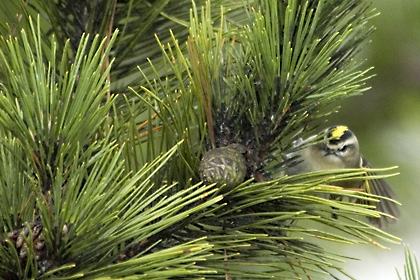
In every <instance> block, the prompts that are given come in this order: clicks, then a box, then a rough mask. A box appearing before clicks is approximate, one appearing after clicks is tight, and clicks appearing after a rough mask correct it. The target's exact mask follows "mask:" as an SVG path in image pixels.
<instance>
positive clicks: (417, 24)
mask: <svg viewBox="0 0 420 280" xmlns="http://www.w3.org/2000/svg"><path fill="white" fill-rule="evenodd" d="M372 2H373V5H372V6H373V7H375V8H376V9H377V11H378V12H379V13H380V15H378V16H377V17H375V18H374V19H372V21H371V23H373V24H374V25H375V27H376V31H375V32H374V33H373V35H372V36H371V37H370V39H371V40H372V42H371V43H370V44H369V46H368V48H367V49H366V50H364V52H363V53H361V56H362V57H364V58H367V62H366V64H365V66H374V67H375V68H374V69H373V71H372V74H375V75H376V76H375V77H373V78H371V79H370V80H368V82H367V83H368V85H369V86H371V87H372V89H371V90H369V91H368V92H366V93H364V95H363V96H360V97H355V98H351V99H347V100H345V101H344V102H343V103H342V109H341V110H340V111H339V113H337V114H334V115H333V116H331V117H330V121H329V123H330V124H346V125H348V126H349V127H350V129H351V130H352V131H353V132H354V133H355V134H356V135H357V136H358V138H359V141H360V145H361V150H362V153H363V154H364V155H365V157H366V158H367V159H368V160H369V161H370V162H371V164H372V165H373V166H374V167H387V166H394V165H398V166H399V169H398V172H400V173H401V174H400V175H399V176H396V177H393V178H390V179H388V182H389V183H390V185H391V186H392V187H393V189H394V191H395V193H396V195H397V197H398V200H399V201H400V202H401V203H402V204H403V206H402V207H401V217H400V219H399V221H398V223H397V224H395V225H391V226H390V227H389V228H388V229H387V231H388V232H390V233H391V234H394V235H396V236H399V237H401V238H402V239H403V243H407V244H409V245H410V248H411V249H412V250H414V251H415V252H417V253H419V252H420V239H419V233H420V223H419V221H420V1H419V0H373V1H372ZM337 246H340V250H341V251H338V252H340V253H342V254H344V255H348V256H352V257H356V258H361V259H363V261H348V262H347V263H346V264H345V267H346V268H347V269H346V270H347V272H349V273H350V274H351V275H352V276H354V277H355V278H356V279H362V280H363V279H384V280H387V279H390V280H391V279H398V277H397V274H396V272H395V269H396V268H397V269H398V270H399V271H400V274H401V272H402V271H403V264H404V247H403V246H402V245H400V246H390V248H391V250H389V251H384V250H382V249H380V248H376V247H375V246H372V245H371V246H358V247H357V248H356V246H343V245H337ZM336 250H337V248H335V250H334V251H336Z"/></svg>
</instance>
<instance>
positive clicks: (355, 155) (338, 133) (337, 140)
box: [286, 125, 399, 228]
mask: <svg viewBox="0 0 420 280" xmlns="http://www.w3.org/2000/svg"><path fill="white" fill-rule="evenodd" d="M321 135H324V138H323V141H321V142H319V143H316V144H313V145H310V144H309V143H310V142H311V141H312V140H314V139H315V138H316V137H320V135H315V136H311V137H309V138H308V139H306V140H302V139H299V140H297V143H296V145H298V146H300V145H305V144H308V145H305V147H304V148H302V149H301V150H299V151H297V152H294V153H291V154H290V155H287V156H286V158H289V159H290V158H296V157H298V163H297V164H296V165H294V166H292V167H290V168H288V169H287V170H286V174H288V175H295V174H301V173H307V172H313V171H325V170H332V169H344V168H370V167H371V166H370V164H369V163H368V162H367V161H366V159H365V158H363V156H362V155H361V154H360V150H359V141H358V140H357V138H356V136H355V135H354V133H353V132H352V131H351V130H349V129H348V127H347V126H344V125H338V126H331V127H329V128H327V129H326V130H324V131H323V133H322V134H321ZM368 175H375V174H374V173H372V172H368ZM334 185H337V186H340V187H343V188H348V189H363V190H364V191H365V192H367V193H370V194H375V195H379V196H383V197H388V198H391V199H394V198H395V194H394V192H393V191H392V189H391V187H390V186H389V185H388V184H387V183H386V182H385V180H384V179H372V180H362V181H360V180H359V181H357V180H348V181H340V182H334ZM361 203H371V204H373V202H367V201H363V202H361ZM374 204H375V205H376V210H378V211H380V212H383V213H386V214H389V215H391V216H393V217H395V218H394V219H392V218H390V217H386V216H382V215H381V217H380V218H374V217H369V222H370V223H371V224H373V225H375V226H377V227H379V228H382V227H384V226H385V225H387V224H388V223H390V222H392V221H396V217H398V215H399V211H398V205H397V204H396V203H394V202H393V201H390V200H386V199H380V201H379V202H378V203H374Z"/></svg>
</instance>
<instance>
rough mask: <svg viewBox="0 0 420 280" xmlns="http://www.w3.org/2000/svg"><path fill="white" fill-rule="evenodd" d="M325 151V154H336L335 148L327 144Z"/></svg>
mask: <svg viewBox="0 0 420 280" xmlns="http://www.w3.org/2000/svg"><path fill="white" fill-rule="evenodd" d="M324 151H325V154H324V156H329V155H333V154H334V155H335V152H334V150H333V149H330V148H328V147H327V145H325V146H324Z"/></svg>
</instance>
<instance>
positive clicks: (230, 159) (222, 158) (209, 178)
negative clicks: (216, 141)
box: [199, 147, 247, 188]
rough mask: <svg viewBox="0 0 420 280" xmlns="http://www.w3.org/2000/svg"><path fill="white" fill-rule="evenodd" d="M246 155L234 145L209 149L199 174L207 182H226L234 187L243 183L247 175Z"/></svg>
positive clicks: (219, 183) (230, 186) (202, 161)
mask: <svg viewBox="0 0 420 280" xmlns="http://www.w3.org/2000/svg"><path fill="white" fill-rule="evenodd" d="M246 170H247V168H246V164H245V158H244V156H243V155H242V154H241V153H240V152H239V151H237V150H236V149H234V148H232V147H221V148H216V149H213V150H210V151H208V152H207V153H205V154H204V156H203V158H202V159H201V162H200V167H199V174H200V178H201V180H203V182H204V183H205V184H212V183H217V185H218V186H222V185H223V184H226V187H227V188H232V187H235V186H237V185H238V184H240V183H242V182H243V180H244V178H245V175H246Z"/></svg>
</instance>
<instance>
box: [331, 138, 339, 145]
mask: <svg viewBox="0 0 420 280" xmlns="http://www.w3.org/2000/svg"><path fill="white" fill-rule="evenodd" d="M329 142H330V144H331V145H337V144H338V143H340V140H336V139H332V140H330V141H329Z"/></svg>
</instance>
